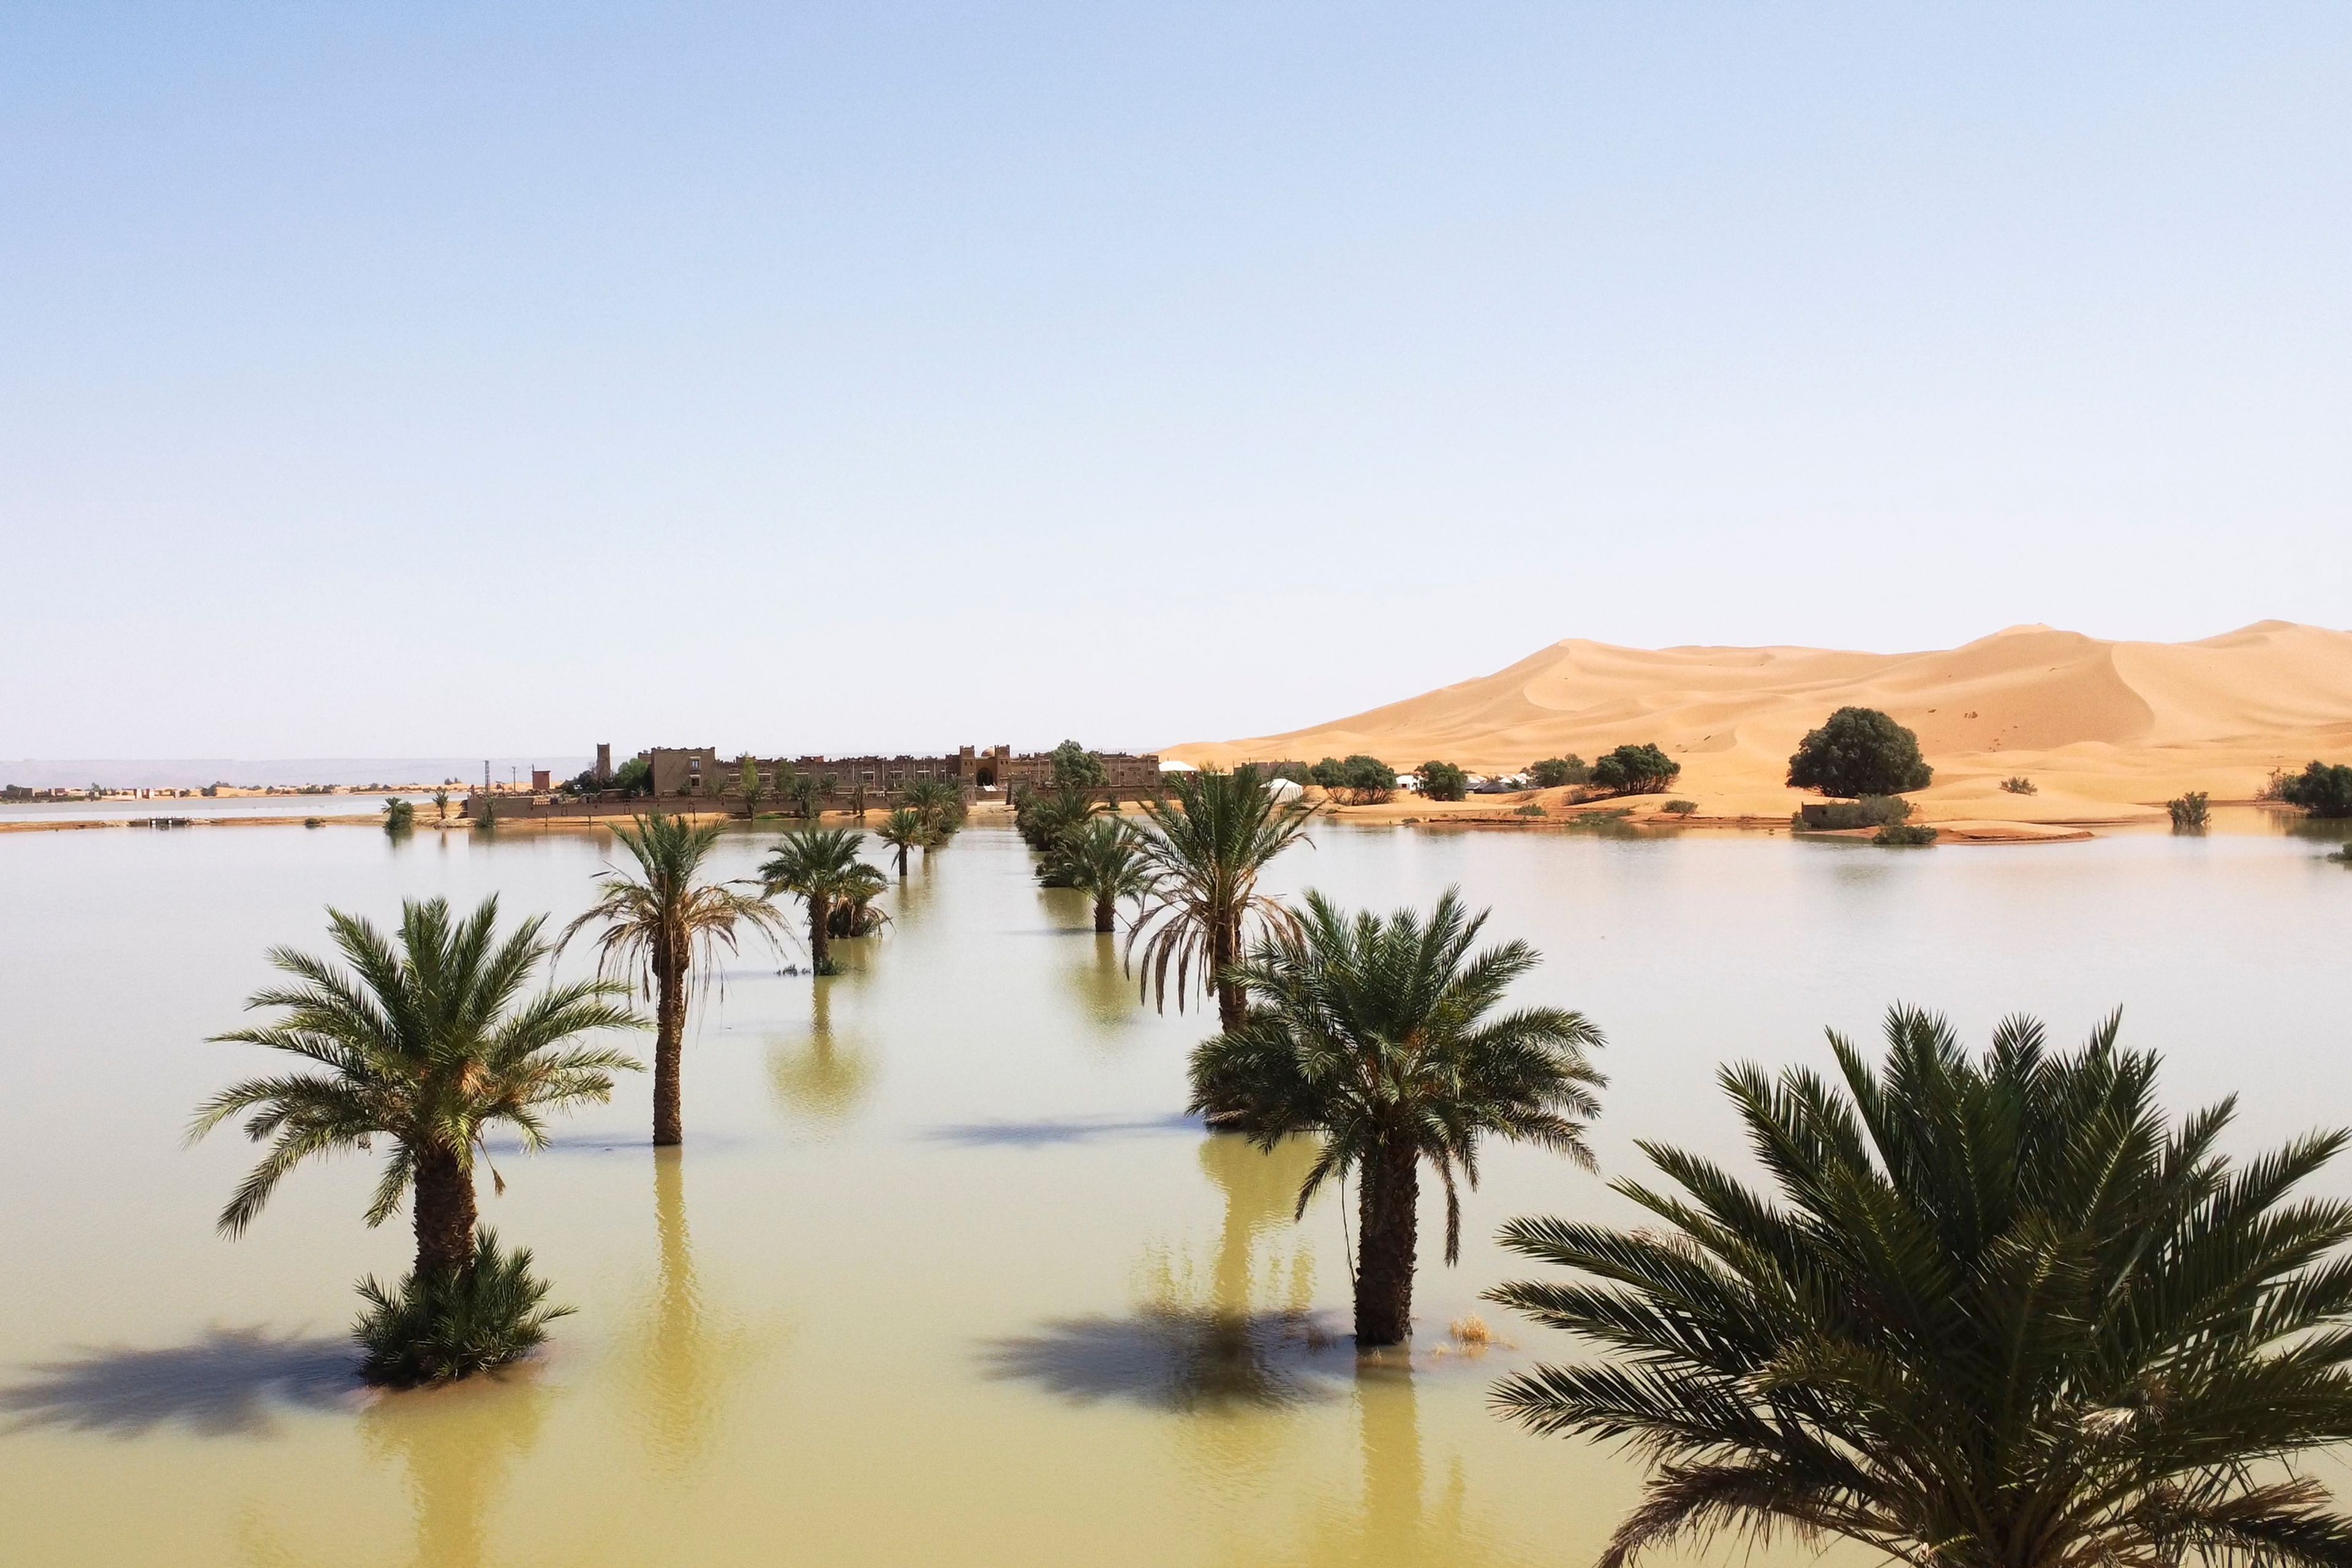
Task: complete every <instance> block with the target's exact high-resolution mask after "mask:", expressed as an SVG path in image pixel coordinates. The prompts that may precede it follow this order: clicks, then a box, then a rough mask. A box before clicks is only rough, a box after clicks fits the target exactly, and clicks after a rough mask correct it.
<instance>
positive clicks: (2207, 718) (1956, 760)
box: [1164, 621, 2352, 822]
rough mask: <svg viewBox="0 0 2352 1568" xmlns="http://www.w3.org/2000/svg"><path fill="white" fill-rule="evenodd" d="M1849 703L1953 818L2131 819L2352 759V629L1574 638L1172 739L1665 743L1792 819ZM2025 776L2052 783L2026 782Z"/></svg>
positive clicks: (1461, 751)
mask: <svg viewBox="0 0 2352 1568" xmlns="http://www.w3.org/2000/svg"><path fill="white" fill-rule="evenodd" d="M1848 703H1853V704H1859V705H1861V706H1864V707H1870V708H1879V709H1884V710H1885V711H1887V712H1889V713H1892V714H1893V715H1894V716H1895V718H1896V719H1898V720H1900V721H1902V722H1904V723H1905V724H1907V725H1909V726H1910V727H1911V728H1912V729H1913V730H1915V731H1917V732H1918V735H1919V743H1920V745H1921V746H1922V747H1923V748H1924V749H1925V750H1926V752H1927V759H1928V761H1929V762H1931V763H1934V764H1935V768H1936V783H1935V786H1934V787H1933V788H1932V789H1930V790H1928V791H1927V792H1926V793H1924V794H1923V795H1920V796H1919V797H1918V799H1919V803H1920V805H1921V807H1922V811H1923V815H1924V816H1927V817H1928V818H1931V819H1936V820H1946V821H1948V820H1954V819H1961V818H1967V819H1991V820H2009V821H2028V822H2096V821H2114V820H2117V819H2123V818H2131V817H2137V816H2144V815H2147V814H2148V813H2150V812H2157V813H2160V812H2161V810H2162V803H2163V802H2164V801H2165V800H2167V799H2169V798H2170V797H2171V796H2173V795H2179V794H2180V793H2182V792H2183V791H2185V790H2191V789H2201V790H2205V791H2207V792H2209V793H2210V794H2211V795H2213V797H2214V798H2215V799H2216V800H2227V799H2244V798H2248V797H2251V796H2252V795H2253V794H2254V792H2255V791H2256V790H2257V789H2259V788H2260V787H2261V785H2262V784H2263V780H2264V778H2265V777H2266V776H2267V775H2268V773H2270V771H2271V770H2272V769H2273V768H2275V767H2282V766H2284V767H2300V766H2301V765H2302V764H2303V763H2305V762H2307V761H2309V760H2311V759H2312V758H2314V757H2322V758H2326V760H2328V761H2331V762H2338V761H2347V760H2352V632H2343V631H2330V630H2327V629H2326V628H2323V627H2319V626H2296V625H2294V624H2292V623H2290V622H2285V621H2261V622H2257V623H2256V624H2254V625H2253V626H2247V627H2244V628H2243V629H2242V630H2239V631H2234V632H2229V633H2226V634H2224V635H2223V636H2221V637H2207V638H2205V639H2203V640H2202V641H2200V642H2191V643H2134V642H2102V641H2100V640H2099V639H2097V638H2095V637H2084V636H2083V635H2081V634H2080V633H2077V632H2062V631H2053V630H2052V629H2051V628H2050V627H2048V626H2012V627H2011V628H2010V629H2009V630H2007V631H2004V632H1999V633H1996V634H1995V635H1993V636H1991V637H1984V638H1980V639H1979V640H1978V641H1976V642H1972V643H1969V644H1967V645H1966V646H1965V647H1957V648H1951V649H1948V650H1943V651H1938V652H1933V653H1902V654H1873V653H1839V652H1831V651H1825V650H1822V649H1819V648H1804V647H1674V648H1660V649H1656V650H1648V649H1641V648H1625V647H1612V646H1610V645H1608V644H1606V643H1596V642H1588V641H1585V640H1583V639H1581V638H1576V637H1571V638H1570V639H1569V640H1567V641H1565V642H1560V643H1555V644H1554V645H1552V646H1551V647H1548V648H1545V649H1543V650H1542V651H1541V652H1539V653H1537V654H1534V655H1532V656H1530V657H1529V658H1524V659H1521V660H1520V661H1519V662H1518V663H1517V664H1515V665H1513V666H1511V667H1510V668H1507V669H1504V670H1498V671H1496V673H1495V674H1493V675H1489V676H1486V677H1484V678H1482V679H1476V680H1466V681H1464V682H1462V683H1461V684H1460V685H1457V686H1449V687H1445V688H1444V689H1441V690H1437V691H1433V692H1430V693H1428V694H1427V695H1426V696H1422V697H1415V698H1411V699H1408V700H1405V701H1402V702H1392V703H1390V704H1389V705H1388V706H1387V707H1384V708H1375V709H1373V710H1371V711H1370V712H1369V713H1359V714H1357V715H1355V716H1354V717H1352V718H1348V719H1341V720H1339V721H1335V722H1333V723H1329V724H1325V725H1318V726H1317V727H1315V728H1313V729H1308V730H1300V731H1293V732H1292V733H1290V734H1286V735H1265V736H1258V737H1255V738H1253V739H1249V740H1243V741H1232V742H1222V743H1218V742H1201V743H1197V744H1192V745H1182V746H1171V747H1169V748H1167V749H1166V751H1165V752H1164V754H1165V755H1167V756H1170V757H1173V758H1176V759H1178V760H1181V761H1184V762H1191V763H1209V762H1215V763H1234V762H1242V761H1248V760H1253V759H1257V760H1281V759H1287V758H1298V759H1303V760H1307V761H1313V760H1315V759H1317V758H1319V757H1323V756H1327V755H1328V756H1344V755H1346V754H1347V753H1349V752H1371V753H1372V754H1374V755H1376V756H1379V757H1381V758H1382V759H1383V760H1385V761H1387V762H1390V763H1395V764H1397V765H1398V766H1399V767H1401V768H1410V767H1412V766H1413V765H1414V764H1415V763H1420V762H1423V761H1424V760H1427V759H1431V758H1443V759H1445V760H1447V761H1451V762H1456V763H1462V764H1463V765H1465V766H1466V767H1470V768H1473V769H1479V770H1499V769H1505V768H1511V769H1516V768H1519V767H1523V766H1525V765H1526V764H1527V763H1529V762H1531V761H1533V760H1534V759H1536V758H1538V757H1549V756H1558V755H1560V754H1562V753H1564V752H1576V753H1578V754H1580V755H1581V756H1583V757H1585V758H1587V759H1590V758H1591V757H1594V756H1596V755H1598V754H1600V753H1601V752H1605V751H1607V750H1608V749H1609V748H1611V747H1612V746H1615V745H1618V744H1621V743H1622V742H1638V741H1654V742H1657V743H1658V744H1659V745H1661V746H1663V747H1664V748H1665V749H1666V751H1667V752H1669V753H1671V754H1672V755H1674V756H1675V758H1676V759H1678V760H1679V761H1680V762H1681V763H1682V764H1683V776H1682V779H1681V782H1680V783H1679V784H1678V785H1677V786H1676V789H1675V793H1676V794H1677V795H1683V796H1685V797H1687V798H1689V799H1692V800H1696V801H1697V802H1698V803H1699V804H1700V806H1701V808H1702V809H1703V810H1704V811H1706V813H1707V814H1708V815H1711V816H1712V815H1737V814H1754V815H1759V816H1760V815H1769V816H1784V815H1786V814H1787V812H1788V811H1789V810H1790V807H1791V805H1793V804H1794V803H1795V802H1796V801H1797V800H1798V799H1799V798H1801V797H1800V796H1799V795H1797V794H1796V793H1795V792H1793V791H1790V790H1789V789H1787V788H1785V787H1784V786H1783V785H1782V784H1781V779H1782V778H1783V776H1784V775H1785V774H1786V772H1787V768H1788V759H1789V753H1790V752H1792V751H1794V750H1795V749H1796V745H1797V741H1798V739H1799V737H1801V735H1802V734H1803V733H1804V732H1805V731H1807V730H1809V729H1811V728H1812V727H1813V726H1814V725H1816V724H1818V723H1820V722H1821V721H1822V719H1823V718H1824V717H1826V716H1827V715H1828V714H1829V712H1830V711H1831V710H1832V709H1835V708H1839V707H1843V706H1844V705H1846V704H1848ZM2011 774H2023V775H2025V776H2027V777H2029V778H2031V779H2032V780H2033V781H2034V783H2035V784H2036V786H2037V788H2038V793H2037V794H2035V795H2010V794H2007V793H2004V792H2003V791H2002V790H2001V789H2000V787H1999V786H2000V781H2001V780H2002V779H2004V778H2007V777H2009V776H2011Z"/></svg>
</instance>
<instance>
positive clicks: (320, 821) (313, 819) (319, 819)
mask: <svg viewBox="0 0 2352 1568" xmlns="http://www.w3.org/2000/svg"><path fill="white" fill-rule="evenodd" d="M302 826H305V827H324V826H327V819H326V818H325V817H323V816H306V817H304V818H303V819H302Z"/></svg>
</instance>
